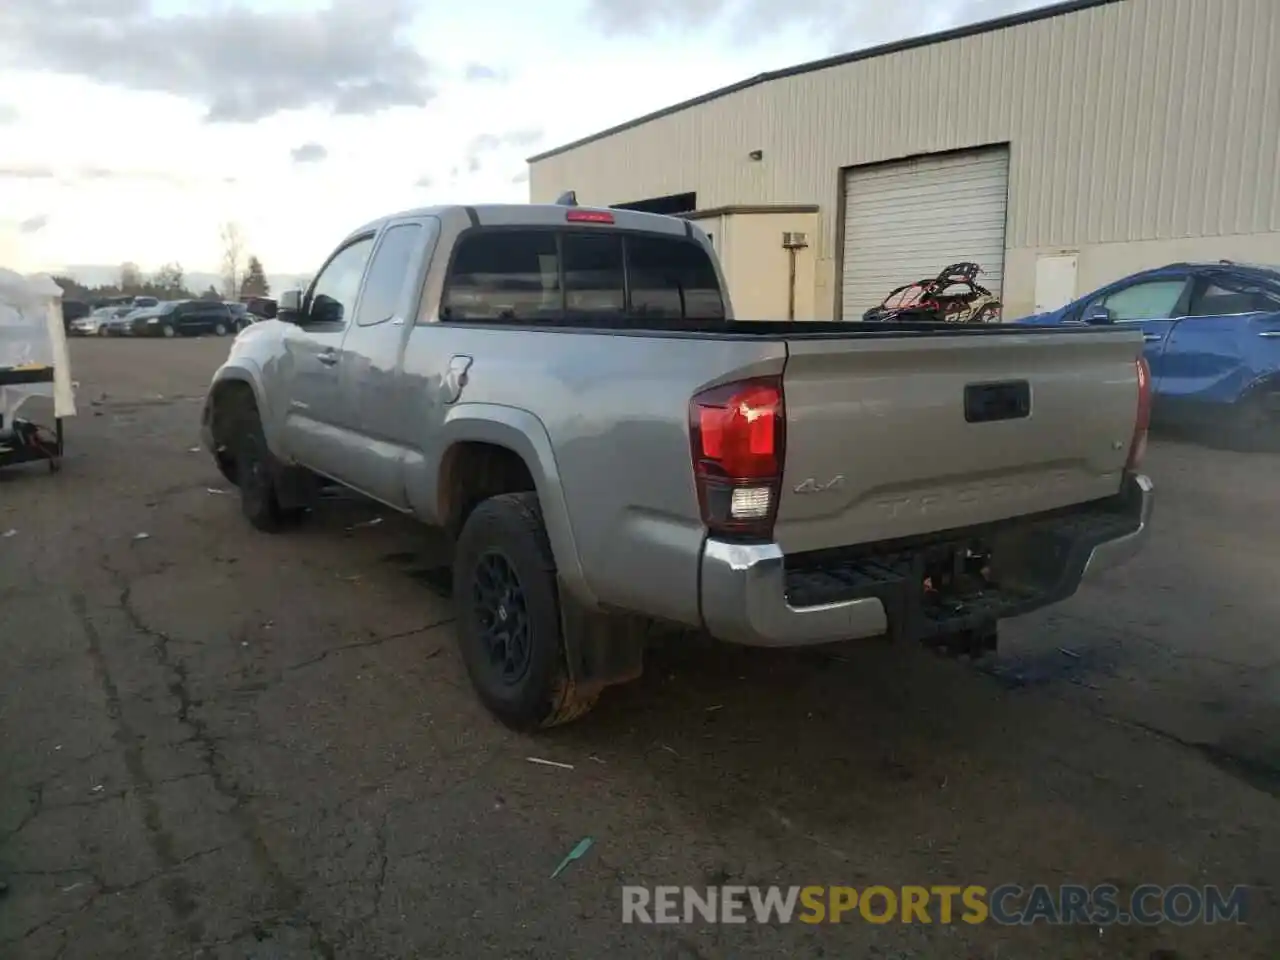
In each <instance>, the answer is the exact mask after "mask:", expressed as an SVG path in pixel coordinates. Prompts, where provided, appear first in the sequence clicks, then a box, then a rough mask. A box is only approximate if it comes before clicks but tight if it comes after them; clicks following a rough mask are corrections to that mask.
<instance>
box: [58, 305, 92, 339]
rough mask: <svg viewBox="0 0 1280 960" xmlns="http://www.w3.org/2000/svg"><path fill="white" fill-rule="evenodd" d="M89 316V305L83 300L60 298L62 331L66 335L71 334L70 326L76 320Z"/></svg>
mask: <svg viewBox="0 0 1280 960" xmlns="http://www.w3.org/2000/svg"><path fill="white" fill-rule="evenodd" d="M88 315H89V305H88V304H87V303H85V302H84V301H83V300H68V299H67V298H66V297H63V298H62V329H64V330H65V331H66V332H67V333H70V332H71V325H72V324H73V323H75V322H76V321H77V320H83V319H84V318H85V317H87V316H88Z"/></svg>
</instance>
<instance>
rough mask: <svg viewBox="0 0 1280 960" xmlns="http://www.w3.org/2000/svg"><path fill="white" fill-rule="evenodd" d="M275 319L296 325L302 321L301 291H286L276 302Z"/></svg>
mask: <svg viewBox="0 0 1280 960" xmlns="http://www.w3.org/2000/svg"><path fill="white" fill-rule="evenodd" d="M276 319H277V320H282V321H284V322H285V323H298V322H299V321H300V320H301V319H302V291H301V290H286V291H284V293H282V294H280V298H279V299H278V300H277V301H276Z"/></svg>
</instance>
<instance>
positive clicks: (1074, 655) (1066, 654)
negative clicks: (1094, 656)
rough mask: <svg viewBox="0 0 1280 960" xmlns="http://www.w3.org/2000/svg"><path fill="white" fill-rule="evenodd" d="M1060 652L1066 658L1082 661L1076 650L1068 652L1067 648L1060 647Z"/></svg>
mask: <svg viewBox="0 0 1280 960" xmlns="http://www.w3.org/2000/svg"><path fill="white" fill-rule="evenodd" d="M1058 652H1059V653H1060V654H1062V655H1063V656H1064V657H1070V658H1071V659H1072V660H1079V659H1080V654H1078V653H1076V652H1075V651H1074V650H1068V649H1067V648H1066V647H1059V648H1058Z"/></svg>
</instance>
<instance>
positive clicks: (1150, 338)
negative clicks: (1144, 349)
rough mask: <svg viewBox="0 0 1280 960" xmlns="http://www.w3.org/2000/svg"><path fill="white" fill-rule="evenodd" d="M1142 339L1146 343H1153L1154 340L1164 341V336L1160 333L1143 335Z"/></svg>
mask: <svg viewBox="0 0 1280 960" xmlns="http://www.w3.org/2000/svg"><path fill="white" fill-rule="evenodd" d="M1142 339H1143V340H1146V341H1147V342H1148V343H1151V342H1152V341H1154V340H1163V339H1164V334H1162V333H1144V334H1143V335H1142Z"/></svg>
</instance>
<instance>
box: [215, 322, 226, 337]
mask: <svg viewBox="0 0 1280 960" xmlns="http://www.w3.org/2000/svg"><path fill="white" fill-rule="evenodd" d="M213 332H214V335H215V336H219V337H225V336H226V335H227V325H226V324H225V323H219V324H216V325H215V326H214V328H213Z"/></svg>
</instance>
